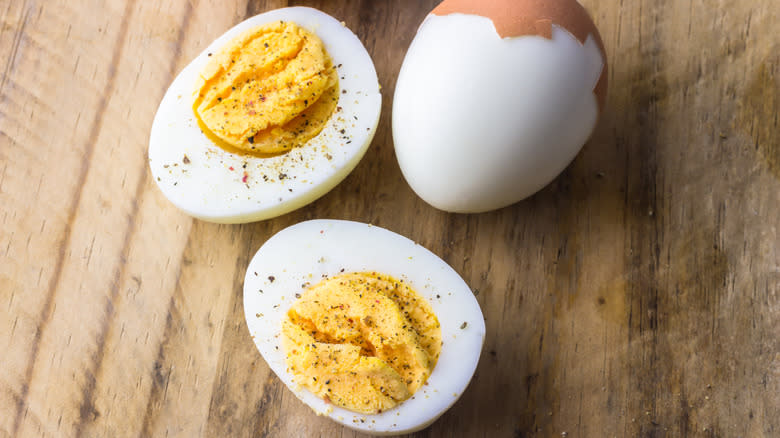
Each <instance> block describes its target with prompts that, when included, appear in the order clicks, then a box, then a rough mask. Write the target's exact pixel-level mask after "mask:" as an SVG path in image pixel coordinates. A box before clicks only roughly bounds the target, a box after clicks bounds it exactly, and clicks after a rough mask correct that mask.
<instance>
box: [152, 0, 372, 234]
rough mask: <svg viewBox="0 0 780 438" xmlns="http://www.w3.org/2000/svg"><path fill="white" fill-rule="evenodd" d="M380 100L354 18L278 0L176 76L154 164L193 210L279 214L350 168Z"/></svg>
mask: <svg viewBox="0 0 780 438" xmlns="http://www.w3.org/2000/svg"><path fill="white" fill-rule="evenodd" d="M312 36H313V37H312ZM293 39H294V40H295V41H294V44H287V42H288V41H290V40H293ZM239 49H241V50H239ZM263 50H267V52H263ZM250 55H252V56H250ZM293 55H295V56H293ZM290 59H291V60H290ZM242 63H243V64H242ZM238 64H241V68H238V67H237V65H238ZM231 75H232V76H231ZM380 107H381V94H380V92H379V83H378V81H377V75H376V70H375V69H374V65H373V62H372V61H371V58H370V56H369V55H368V52H367V51H366V49H365V47H364V46H363V44H362V43H361V42H360V40H359V39H358V38H357V37H356V36H355V35H354V34H353V33H352V32H351V31H350V30H349V29H347V28H346V27H345V26H344V25H343V24H342V23H340V22H339V21H337V20H336V19H335V18H333V17H331V16H329V15H327V14H325V13H323V12H320V11H318V10H316V9H311V8H304V7H294V8H284V9H277V10H274V11H270V12H267V13H264V14H260V15H257V16H255V17H252V18H249V19H247V20H245V21H243V22H242V23H240V24H238V25H236V26H235V27H233V28H232V29H230V30H229V31H227V32H226V33H225V34H223V35H222V36H220V37H219V38H217V39H216V40H215V41H214V42H213V43H211V44H210V45H209V47H207V48H206V49H205V50H204V51H203V52H202V53H201V54H200V55H198V56H197V57H196V58H195V59H194V60H193V61H192V62H191V63H190V64H189V65H188V66H187V67H185V68H184V70H182V72H181V73H180V74H179V75H178V76H177V77H176V79H175V80H174V81H173V83H172V84H171V86H170V87H169V89H168V91H167V92H166V93H165V96H164V97H163V100H162V101H161V103H160V106H159V108H158V110H157V114H156V116H155V119H154V122H153V125H152V131H151V136H150V141H149V165H150V168H151V171H152V175H153V177H154V180H155V181H156V183H157V185H158V186H159V187H160V189H161V190H162V192H163V194H164V195H165V196H166V198H168V199H169V200H170V201H171V202H172V203H173V204H174V205H176V206H177V207H178V208H179V209H181V210H182V211H184V212H185V213H187V214H189V215H191V216H194V217H197V218H200V219H203V220H207V221H211V222H219V223H245V222H252V221H257V220H263V219H268V218H272V217H275V216H279V215H282V214H285V213H287V212H290V211H292V210H295V209H297V208H300V207H302V206H304V205H306V204H308V203H310V202H313V201H314V200H316V199H317V198H319V197H321V196H322V195H324V194H325V193H327V192H328V191H330V190H331V189H332V188H333V187H335V186H336V185H337V184H338V183H339V182H341V181H342V180H343V179H344V178H345V177H346V176H347V175H348V174H349V173H350V172H351V171H352V169H354V167H355V166H356V165H357V163H358V162H359V161H360V159H361V158H362V157H363V155H364V154H365V152H366V150H367V149H368V146H369V144H370V143H371V140H372V139H373V136H374V133H375V131H376V126H377V123H378V121H379V113H380Z"/></svg>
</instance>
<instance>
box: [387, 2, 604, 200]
mask: <svg viewBox="0 0 780 438" xmlns="http://www.w3.org/2000/svg"><path fill="white" fill-rule="evenodd" d="M480 14H485V15H484V16H483V15H480ZM566 26H568V27H569V28H567V27H566ZM606 67H607V64H606V57H605V55H604V51H603V45H602V44H601V39H600V37H599V35H598V32H597V30H596V28H595V25H593V23H592V21H591V20H590V18H589V16H588V15H587V12H585V10H584V9H583V8H582V6H580V5H579V4H578V3H577V2H576V1H575V0H548V1H544V2H540V1H534V0H513V1H508V0H503V1H502V0H495V1H483V2H481V1H477V0H447V1H445V2H443V3H442V4H441V5H440V6H439V7H438V8H437V9H435V10H434V11H433V12H432V13H431V14H429V15H428V17H427V18H426V19H425V20H424V22H423V23H422V25H421V26H420V28H419V30H418V31H417V34H416V36H415V37H414V40H413V41H412V44H411V46H410V47H409V50H408V52H407V54H406V57H405V59H404V61H403V65H402V67H401V70H400V73H399V76H398V80H397V83H396V88H395V96H394V101H393V120H392V124H393V140H394V143H395V152H396V156H397V158H398V163H399V165H400V168H401V171H402V173H403V175H404V177H405V179H406V181H407V182H408V183H409V185H410V186H411V188H412V189H413V190H414V191H415V192H416V193H417V195H419V196H420V197H421V198H422V199H423V200H425V201H426V202H428V203H429V204H430V205H432V206H434V207H436V208H438V209H441V210H445V211H450V212H457V213H480V212H485V211H489V210H494V209H498V208H502V207H505V206H507V205H510V204H513V203H515V202H517V201H520V200H522V199H524V198H526V197H528V196H530V195H532V194H533V193H535V192H536V191H538V190H540V189H541V188H542V187H544V186H546V185H547V184H548V183H550V181H552V180H553V179H554V178H555V177H556V176H557V175H558V174H559V173H560V172H561V171H563V170H564V168H565V167H566V166H567V165H568V164H569V163H570V162H571V161H572V160H573V159H574V157H575V156H576V155H577V153H578V152H579V150H580V148H581V147H582V146H583V144H585V142H586V141H587V140H588V138H589V137H590V135H591V133H592V132H593V130H594V127H595V126H596V122H597V120H598V116H599V113H600V110H601V107H602V106H603V103H604V96H605V92H606Z"/></svg>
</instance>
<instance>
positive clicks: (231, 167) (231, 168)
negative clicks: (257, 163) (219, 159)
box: [228, 166, 236, 170]
mask: <svg viewBox="0 0 780 438" xmlns="http://www.w3.org/2000/svg"><path fill="white" fill-rule="evenodd" d="M228 169H230V170H236V169H233V166H230V167H228Z"/></svg>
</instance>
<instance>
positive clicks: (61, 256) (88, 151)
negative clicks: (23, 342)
mask: <svg viewBox="0 0 780 438" xmlns="http://www.w3.org/2000/svg"><path fill="white" fill-rule="evenodd" d="M134 3H135V2H134V1H129V2H128V3H127V4H126V5H125V11H124V14H123V16H122V23H121V24H120V27H119V34H118V36H117V41H116V43H115V45H114V50H113V53H112V55H111V64H110V66H109V70H108V80H107V81H106V86H105V88H104V90H103V94H102V95H101V97H100V101H99V102H98V106H97V110H96V111H95V119H94V120H93V122H92V127H91V129H90V132H89V136H88V137H87V142H86V145H85V148H84V154H83V158H82V161H81V168H80V169H79V172H78V178H77V184H76V187H77V189H76V191H75V192H74V194H73V198H72V199H71V202H70V205H69V207H68V219H67V222H66V224H65V231H64V232H63V236H62V239H61V240H60V244H59V245H58V246H59V252H58V254H57V259H56V261H55V264H54V273H53V274H52V277H51V281H50V282H49V287H48V288H47V290H46V299H45V301H44V304H43V309H42V310H41V313H40V317H39V318H38V320H39V321H40V323H39V324H38V327H37V329H36V331H35V336H34V337H33V341H32V345H31V348H30V350H31V352H30V359H28V362H27V369H26V370H25V373H24V383H23V384H22V390H21V394H20V397H19V401H18V403H17V404H16V414H15V417H14V423H13V427H12V428H11V435H12V436H16V435H17V434H18V432H19V427H20V426H21V424H22V418H23V417H24V413H25V410H26V409H27V396H28V393H29V390H30V382H31V381H32V378H33V375H34V372H35V363H36V360H37V357H38V352H39V351H40V346H41V338H42V335H43V332H44V331H45V330H46V327H47V326H48V324H49V321H50V320H51V316H52V313H53V311H54V308H53V307H54V296H55V294H56V291H57V284H58V283H59V281H60V277H61V276H62V268H63V265H64V262H65V255H66V254H67V248H68V247H69V246H70V238H71V230H72V229H73V227H72V225H73V222H74V221H75V219H76V215H77V212H78V206H79V204H80V202H81V195H82V192H83V189H84V182H85V181H86V179H87V174H88V173H89V169H90V165H91V164H92V155H93V154H94V151H95V143H96V142H97V138H98V134H99V133H100V131H101V128H102V126H103V119H104V117H105V112H106V108H107V107H108V97H109V96H110V95H111V94H113V92H114V88H115V86H116V84H115V77H116V65H117V64H118V63H119V59H120V58H121V57H122V53H123V52H124V47H125V41H126V37H127V30H128V24H129V21H130V17H129V12H132V9H131V8H132V6H133V4H134Z"/></svg>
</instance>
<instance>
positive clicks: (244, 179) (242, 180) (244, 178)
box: [241, 170, 249, 183]
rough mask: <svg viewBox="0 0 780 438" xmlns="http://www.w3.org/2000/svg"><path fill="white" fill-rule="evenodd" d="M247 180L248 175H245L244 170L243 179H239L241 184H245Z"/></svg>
mask: <svg viewBox="0 0 780 438" xmlns="http://www.w3.org/2000/svg"><path fill="white" fill-rule="evenodd" d="M247 178H249V174H248V173H246V170H245V171H244V177H243V178H241V182H244V183H245V182H246V180H247Z"/></svg>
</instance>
